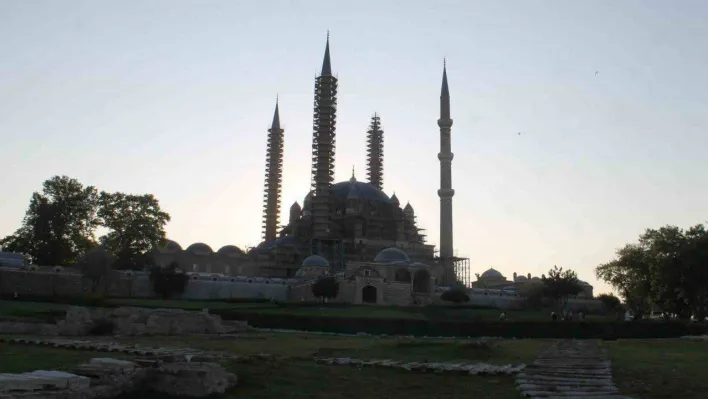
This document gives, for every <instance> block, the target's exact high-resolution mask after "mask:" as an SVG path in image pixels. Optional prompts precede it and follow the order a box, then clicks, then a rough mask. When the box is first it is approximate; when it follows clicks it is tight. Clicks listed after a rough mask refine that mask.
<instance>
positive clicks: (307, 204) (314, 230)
mask: <svg viewBox="0 0 708 399" xmlns="http://www.w3.org/2000/svg"><path fill="white" fill-rule="evenodd" d="M337 90H338V78H337V77H336V76H335V75H334V74H333V73H332V62H331V56H330V46H329V36H328V37H327V44H326V47H325V55H324V59H323V62H322V68H321V72H320V75H319V76H318V77H316V78H315V102H314V103H315V105H314V122H313V136H312V176H311V179H310V180H311V186H310V190H308V191H306V192H304V193H303V194H305V195H304V196H303V200H302V203H298V202H295V203H294V204H292V206H291V207H290V209H289V215H288V221H287V224H285V225H284V226H281V227H280V228H278V230H277V232H276V230H274V229H275V226H277V224H278V215H279V209H280V208H279V206H280V195H281V190H280V184H281V182H282V175H283V170H282V159H283V148H284V136H283V132H284V130H283V129H282V128H281V126H280V115H279V107H280V106H281V105H280V104H278V103H277V101H276V108H275V114H274V117H273V122H272V126H271V128H270V129H268V135H267V146H266V147H267V148H266V168H265V183H264V187H265V189H264V200H263V201H264V214H263V220H264V233H263V234H264V237H265V239H264V241H263V242H261V243H260V244H258V245H257V246H256V247H253V248H249V249H247V250H246V251H242V250H240V249H239V248H237V247H233V246H228V247H224V248H222V249H220V250H218V251H216V252H214V251H213V250H211V248H209V246H207V245H206V244H202V243H196V244H192V245H190V246H189V247H188V248H187V249H185V250H182V248H181V247H180V246H179V245H178V244H177V243H175V242H170V243H168V245H166V246H165V247H164V248H162V249H160V250H159V251H158V252H157V253H156V255H155V258H156V259H158V263H160V264H163V265H165V264H168V263H169V262H172V261H177V262H178V263H179V264H180V265H184V266H183V268H184V270H185V271H187V272H200V273H220V274H224V275H233V276H236V275H252V276H264V277H277V278H291V277H296V276H297V277H303V276H302V274H307V273H310V272H311V271H312V272H314V269H312V270H310V269H308V268H314V267H315V266H314V263H313V262H315V261H319V260H320V259H322V260H324V261H325V262H327V265H328V268H329V270H330V272H331V273H334V274H336V273H340V272H346V273H351V270H352V269H351V267H350V264H352V265H358V266H352V267H355V268H360V267H363V266H361V265H364V264H367V263H372V264H378V263H377V262H376V261H375V258H378V257H379V255H380V254H381V253H382V251H383V250H386V249H388V248H398V249H399V250H401V251H404V253H405V254H406V259H407V262H411V263H418V264H419V265H420V264H424V265H428V266H426V267H429V268H431V269H430V270H431V271H429V273H431V274H432V275H434V278H435V281H437V282H438V283H441V284H451V283H453V282H455V281H463V282H465V283H468V282H469V280H470V279H469V277H470V274H471V273H469V261H468V260H467V259H464V258H456V257H454V256H452V220H451V218H452V202H451V201H452V195H453V194H454V190H452V188H451V185H450V184H451V183H450V173H451V172H450V162H451V161H452V153H451V150H450V126H451V125H452V120H451V119H450V99H449V89H448V83H447V71H446V68H445V67H444V68H443V83H442V88H441V96H440V104H441V105H440V107H441V108H440V119H439V120H438V126H439V128H440V135H441V142H442V147H441V153H440V154H438V158H439V159H440V162H441V173H442V174H443V180H442V181H441V190H438V194H439V195H440V198H441V218H442V219H444V220H442V221H441V226H442V227H443V228H442V230H441V240H443V241H444V242H441V248H442V247H444V250H445V254H437V253H436V251H435V246H434V245H431V244H427V243H426V241H425V239H426V236H425V233H424V229H423V228H421V227H420V226H419V225H418V224H417V222H416V215H415V211H414V209H413V206H412V205H411V204H410V203H406V204H405V205H401V201H400V200H399V198H398V197H397V196H396V195H395V194H392V195H390V196H389V195H388V194H386V193H385V191H384V189H383V182H384V140H383V134H384V132H383V128H382V123H381V117H380V115H379V114H378V113H375V114H374V116H373V117H372V120H371V124H370V126H369V129H368V130H367V132H366V135H365V137H366V140H367V154H366V163H367V166H366V170H367V175H368V176H367V177H368V181H366V182H365V181H359V180H358V179H357V178H356V176H355V174H354V170H352V176H351V178H350V179H349V180H346V181H342V182H334V181H333V176H334V165H335V164H334V160H335V148H336V146H335V143H336V116H337V94H338V93H337ZM362 137H364V135H362ZM441 154H442V155H441ZM443 244H444V245H443ZM312 255H317V256H319V258H320V259H317V258H312V257H311V256H312ZM441 255H444V256H441ZM372 260H374V261H373V262H372ZM310 263H313V264H312V265H310ZM315 263H316V262H315ZM371 267H373V269H372V270H379V269H380V267H378V266H376V267H374V266H371ZM426 270H427V269H426ZM381 273H382V272H381V271H380V270H379V271H377V272H373V274H381ZM298 274H299V275H298ZM369 277H371V278H373V275H372V276H369ZM382 278H383V277H382ZM387 281H393V279H392V278H391V279H388V280H387Z"/></svg>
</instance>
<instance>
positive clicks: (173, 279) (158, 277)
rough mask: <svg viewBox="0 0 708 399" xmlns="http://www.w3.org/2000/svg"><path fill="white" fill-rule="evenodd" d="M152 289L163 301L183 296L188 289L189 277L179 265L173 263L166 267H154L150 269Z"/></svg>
mask: <svg viewBox="0 0 708 399" xmlns="http://www.w3.org/2000/svg"><path fill="white" fill-rule="evenodd" d="M150 281H151V282H152V289H153V291H155V293H156V294H158V295H160V296H161V297H162V298H163V299H167V298H171V297H174V296H176V295H181V294H183V293H184V290H185V289H186V288H187V283H189V276H187V275H186V274H185V273H184V272H182V270H181V269H180V268H179V263H177V262H172V263H170V264H169V265H167V266H166V267H161V266H153V267H152V268H151V269H150Z"/></svg>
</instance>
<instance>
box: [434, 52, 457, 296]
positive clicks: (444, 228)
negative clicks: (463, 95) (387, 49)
mask: <svg viewBox="0 0 708 399" xmlns="http://www.w3.org/2000/svg"><path fill="white" fill-rule="evenodd" d="M438 126H439V127H440V152H439V153H438V159H439V160H440V189H439V190H438V197H440V258H441V259H442V261H443V264H444V267H445V280H446V281H445V282H444V283H445V284H449V283H450V282H451V281H450V279H451V278H454V276H453V274H452V272H451V271H452V261H453V259H452V257H453V252H452V197H453V196H454V195H455V190H453V189H452V170H451V169H452V158H453V154H452V151H451V147H450V128H451V127H452V119H450V91H449V89H448V87H447V66H446V65H445V63H443V79H442V89H441V90H440V119H438Z"/></svg>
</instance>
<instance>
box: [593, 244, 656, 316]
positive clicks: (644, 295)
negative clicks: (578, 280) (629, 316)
mask: <svg viewBox="0 0 708 399" xmlns="http://www.w3.org/2000/svg"><path fill="white" fill-rule="evenodd" d="M650 267H651V262H650V259H649V254H648V252H647V251H646V249H645V248H644V247H643V246H641V245H637V244H628V245H625V246H624V247H622V248H620V249H618V250H617V258H616V259H615V260H613V261H611V262H608V263H605V264H602V265H600V266H598V267H597V268H595V274H596V275H597V277H598V278H600V279H602V280H604V281H605V282H607V283H609V284H610V285H611V286H612V287H613V288H614V289H615V290H617V291H618V292H619V294H620V296H621V297H622V298H624V300H625V302H626V303H627V307H628V308H629V309H630V310H632V312H633V313H634V315H635V317H636V318H641V317H642V316H643V315H644V314H645V313H646V312H647V311H648V310H649V308H650V299H649V296H650V293H651V273H650Z"/></svg>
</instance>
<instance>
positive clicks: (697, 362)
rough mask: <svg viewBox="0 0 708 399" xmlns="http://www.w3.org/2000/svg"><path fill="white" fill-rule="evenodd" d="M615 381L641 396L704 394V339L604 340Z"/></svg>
mask: <svg viewBox="0 0 708 399" xmlns="http://www.w3.org/2000/svg"><path fill="white" fill-rule="evenodd" d="M604 346H605V348H606V349H607V351H608V354H609V356H610V359H611V360H612V374H613V378H614V381H615V384H616V385H617V387H618V388H619V389H620V391H621V392H622V393H623V394H625V395H630V396H636V397H641V398H642V399H673V398H682V399H704V398H706V397H708V368H707V367H706V365H708V342H706V341H703V342H693V341H689V340H686V339H670V340H619V341H614V342H605V343H604Z"/></svg>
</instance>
